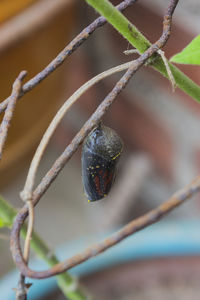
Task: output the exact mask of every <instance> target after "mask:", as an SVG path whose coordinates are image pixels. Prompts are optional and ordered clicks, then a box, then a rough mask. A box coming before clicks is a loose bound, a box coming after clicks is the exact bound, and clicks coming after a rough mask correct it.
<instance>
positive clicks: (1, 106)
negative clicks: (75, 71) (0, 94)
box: [0, 0, 137, 113]
mask: <svg viewBox="0 0 200 300" xmlns="http://www.w3.org/2000/svg"><path fill="white" fill-rule="evenodd" d="M136 1H137V0H124V1H122V2H121V3H120V4H119V5H117V6H116V7H117V9H118V10H120V11H123V10H125V9H126V8H127V7H128V6H130V5H132V4H133V3H134V2H136ZM23 24H24V23H23ZM104 24H106V20H105V18H103V17H99V18H97V19H96V20H95V21H94V22H92V23H91V24H90V25H89V26H87V27H86V28H85V29H83V30H82V31H81V32H80V33H79V34H78V35H77V36H76V37H75V38H74V39H73V40H72V41H71V42H70V43H69V44H68V45H67V46H66V47H65V48H64V49H63V50H62V51H61V52H60V53H59V54H58V55H57V57H56V58H54V59H53V60H52V61H51V62H50V63H49V64H48V66H46V68H44V69H43V70H42V71H41V72H40V73H38V74H37V75H35V76H34V77H33V78H32V79H30V80H29V81H28V82H27V83H26V84H24V85H23V88H22V92H21V93H20V95H19V97H18V99H19V98H21V97H22V96H23V95H24V94H26V93H27V92H29V91H30V90H32V89H33V88H34V87H35V86H37V85H38V84H39V83H40V82H41V81H43V80H44V79H45V78H46V77H47V76H49V75H50V74H51V73H52V72H53V71H55V70H56V69H57V68H58V67H59V66H60V65H61V64H62V63H63V62H64V61H65V59H66V58H67V57H68V56H70V55H71V54H72V53H73V52H74V51H75V50H76V49H77V48H78V47H79V46H80V45H81V44H82V43H83V42H84V41H86V40H87V39H88V37H89V36H90V35H91V34H92V33H93V32H94V31H95V30H96V29H97V28H99V27H101V26H103V25H104ZM9 101H10V97H8V98H7V99H5V100H4V101H2V102H1V103H0V113H1V112H3V111H4V110H5V109H6V107H7V105H8V103H9Z"/></svg>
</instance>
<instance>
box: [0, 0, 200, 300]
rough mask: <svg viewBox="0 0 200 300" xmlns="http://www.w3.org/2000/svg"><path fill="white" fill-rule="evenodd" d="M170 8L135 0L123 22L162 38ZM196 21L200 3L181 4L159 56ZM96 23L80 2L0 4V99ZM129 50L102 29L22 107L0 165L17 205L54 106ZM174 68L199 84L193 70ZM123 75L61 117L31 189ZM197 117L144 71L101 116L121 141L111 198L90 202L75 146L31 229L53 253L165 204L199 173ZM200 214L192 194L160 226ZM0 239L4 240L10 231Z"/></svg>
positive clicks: (4, 255) (0, 248)
mask: <svg viewBox="0 0 200 300" xmlns="http://www.w3.org/2000/svg"><path fill="white" fill-rule="evenodd" d="M112 2H113V3H114V4H117V3H119V1H112ZM167 4H168V1H165V0H162V1H161V0H149V1H147V0H141V1H138V2H137V3H135V4H134V5H132V7H130V8H128V9H127V10H126V12H125V15H126V16H127V17H128V18H129V19H130V21H132V23H133V24H134V25H136V26H137V27H138V29H139V30H140V31H141V32H142V33H143V34H144V35H145V36H146V37H147V38H148V39H149V40H150V41H151V42H154V41H155V40H157V39H158V37H159V36H160V34H161V31H162V16H163V13H164V9H166V6H167ZM199 14H200V2H199V1H198V0H190V1H180V3H179V4H178V6H177V9H176V11H175V15H174V19H173V31H172V36H171V38H170V40H169V42H168V43H167V46H166V47H165V49H164V50H165V53H166V57H167V58H170V57H171V56H172V55H173V54H175V53H177V52H179V51H180V50H181V49H183V48H184V47H185V46H186V45H187V44H188V43H189V42H190V41H191V40H192V39H193V38H194V37H195V36H196V35H197V34H199V26H200V18H199ZM96 17H97V14H96V13H94V11H93V9H91V8H90V7H88V6H87V5H86V4H85V2H84V1H81V0H79V1H73V0H57V1H54V0H37V1H34V0H15V1H14V0H13V1H6V0H0V70H1V72H0V86H1V89H0V98H1V100H3V99H5V98H6V97H7V96H8V95H9V94H10V92H11V88H12V83H13V81H14V79H15V78H16V76H17V75H18V74H19V72H20V71H21V70H23V69H25V70H27V71H28V76H27V80H28V79H30V78H31V77H33V76H34V75H35V74H37V73H38V72H39V71H41V70H42V69H43V68H44V67H45V66H46V65H47V64H48V63H49V62H50V61H51V60H52V59H53V58H54V57H55V56H56V55H57V54H58V53H59V51H61V49H63V48H64V46H65V45H66V44H67V43H68V42H69V41H70V40H71V39H72V38H73V37H75V36H76V35H77V34H78V33H79V32H80V31H81V29H82V28H84V27H85V26H87V25H88V24H89V23H91V22H92V21H93V20H94V19H95V18H96ZM128 49H131V46H130V45H129V44H128V42H127V41H125V40H124V39H122V38H121V36H120V35H119V34H118V33H117V32H116V31H115V30H114V29H113V28H111V26H109V25H106V26H104V27H102V28H100V29H98V30H97V31H96V32H95V33H94V34H93V35H92V36H91V37H90V38H89V39H88V41H87V42H86V43H84V44H83V45H82V46H81V47H80V48H79V49H78V50H77V51H76V52H75V53H73V54H72V56H70V57H69V58H68V59H67V60H66V61H65V62H64V64H63V65H62V66H61V67H59V68H58V69H57V70H56V71H55V72H54V73H53V74H51V75H50V76H49V77H48V78H47V79H45V80H44V82H42V83H41V84H40V85H39V86H37V87H36V88H34V89H33V90H32V91H31V92H29V93H28V94H26V95H25V96H24V97H23V98H22V99H21V100H20V101H19V103H18V104H17V108H16V112H15V116H14V119H13V121H12V125H11V128H10V132H9V136H8V141H7V144H6V148H5V152H4V155H3V160H2V162H1V164H0V193H1V195H2V196H3V197H4V198H5V199H6V200H7V201H9V202H10V203H11V204H13V205H14V206H15V207H16V208H20V207H21V206H22V201H21V200H20V199H19V192H20V191H21V190H22V188H23V185H24V182H25V178H26V175H27V170H28V167H29V164H30V162H31V157H32V155H33V153H34V151H35V150H36V147H37V145H38V142H39V140H40V139H41V137H42V134H43V133H44V131H45V129H46V128H47V126H48V124H49V122H50V120H51V119H52V117H53V116H54V114H55V112H56V111H57V109H58V108H59V107H60V105H61V104H62V103H63V102H64V101H65V100H66V99H67V98H68V97H69V96H70V95H71V94H72V93H73V92H74V91H75V90H76V89H77V88H79V87H80V85H82V84H83V83H85V82H86V81H87V80H89V79H90V78H92V77H93V76H95V75H96V74H98V73H100V72H102V71H104V70H106V69H108V68H111V67H113V66H116V65H118V64H121V63H123V62H125V61H128V60H131V59H132V58H133V57H132V56H131V57H128V56H125V55H124V53H123V51H125V50H128ZM180 69H181V70H183V71H184V72H185V73H186V74H187V75H188V76H189V77H191V78H192V79H193V80H194V81H195V82H196V83H198V84H200V76H199V75H200V69H199V67H198V66H180ZM120 76H121V75H114V76H112V77H110V78H107V79H106V80H104V81H102V82H101V83H99V84H98V85H96V86H95V87H93V88H92V89H91V90H89V91H88V92H87V93H86V94H85V95H84V96H83V97H82V98H81V99H80V101H78V103H77V104H76V105H75V106H74V107H73V108H72V109H71V110H70V112H69V113H68V114H67V115H66V117H65V118H64V120H63V122H62V123H61V125H60V126H59V128H58V129H57V131H56V133H55V135H54V137H53V139H52V140H51V143H50V145H49V147H48V150H47V151H46V153H45V156H44V158H43V159H42V163H41V166H40V168H39V172H38V175H37V183H39V182H40V180H41V178H42V177H43V176H44V174H45V173H46V172H47V170H48V169H49V168H50V167H51V165H52V163H53V162H54V161H55V159H56V158H57V157H58V156H59V155H60V154H61V153H62V151H63V150H64V149H65V147H66V146H67V145H68V143H69V142H70V141H71V139H72V137H73V136H74V135H75V134H76V132H77V131H78V130H79V129H80V128H81V126H82V125H83V124H84V122H85V121H86V120H87V118H88V117H89V116H90V114H91V113H92V112H93V111H94V110H95V108H96V107H97V106H98V104H99V103H101V101H102V99H103V98H104V97H105V96H106V95H107V93H108V92H109V91H110V90H111V89H112V87H113V86H114V84H115V82H116V81H117V79H118V78H120ZM199 116H200V106H199V104H198V103H196V102H195V101H194V100H192V99H191V98H189V97H188V96H187V95H185V94H183V92H182V91H180V90H178V89H176V91H175V93H173V92H172V88H171V86H170V83H169V82H168V81H167V80H166V79H164V78H163V77H162V76H161V75H160V74H158V73H157V72H155V71H153V70H152V69H151V68H148V67H143V68H142V69H141V70H140V71H139V72H137V74H136V75H135V76H134V78H133V79H132V80H131V82H130V83H129V84H128V87H127V88H126V89H125V90H124V91H123V93H121V94H120V95H119V96H118V99H117V100H116V102H115V103H114V104H113V105H112V107H111V109H110V110H109V112H108V113H107V114H106V116H105V117H104V119H103V121H104V123H105V125H107V126H110V127H111V128H113V129H115V130H116V131H117V133H118V134H119V135H120V136H121V138H122V139H123V141H124V153H123V156H122V158H121V161H120V163H119V167H118V172H117V178H116V183H115V185H114V187H113V189H112V191H111V193H110V195H109V196H108V197H107V198H106V199H104V200H102V201H98V202H96V203H89V204H88V202H87V199H86V198H85V196H84V193H83V187H82V182H81V161H80V155H81V149H79V151H78V152H77V153H76V154H75V155H74V156H73V158H72V159H71V160H70V162H69V163H68V164H67V165H66V167H65V168H64V169H63V171H62V172H61V173H60V175H59V176H58V178H57V179H56V181H55V182H54V183H53V184H52V185H51V187H50V188H49V190H48V191H47V192H46V194H45V195H44V197H43V199H42V200H41V201H40V203H39V204H38V205H37V207H36V209H35V211H36V220H35V229H36V231H38V232H39V233H40V235H41V236H42V237H43V238H44V239H45V240H46V241H47V243H48V244H49V245H50V248H51V249H54V248H56V247H57V246H58V245H60V244H63V243H66V242H70V241H71V240H73V239H79V238H80V237H84V236H87V235H88V234H96V233H99V232H102V231H105V230H110V229H113V228H116V227H118V226H120V225H123V224H125V223H127V222H128V221H130V220H132V219H133V218H135V217H138V216H140V215H141V214H144V213H145V212H147V211H149V210H150V209H152V208H154V207H156V206H157V205H159V204H160V203H162V202H163V201H164V200H166V199H167V198H168V197H169V196H170V195H172V193H174V192H175V191H176V190H178V189H179V188H181V187H183V186H184V185H186V184H187V183H189V182H190V181H191V180H192V179H193V178H194V177H195V176H196V175H197V174H199V171H200V139H199V128H200V119H199ZM199 215H200V199H199V196H198V195H197V196H196V197H195V199H193V200H192V201H189V202H188V203H186V204H184V205H183V206H182V207H180V208H178V209H177V210H175V211H174V212H173V213H171V214H170V215H169V216H167V217H166V219H167V221H168V222H170V221H175V222H178V221H179V220H191V219H197V218H199ZM0 232H1V233H2V234H4V235H8V234H9V232H8V231H7V230H1V231H0ZM8 248H9V241H7V240H3V239H0V253H1V261H0V275H1V276H2V275H4V274H5V273H6V272H7V271H9V270H11V269H12V268H13V267H14V266H13V263H12V259H11V255H10V253H9V251H8ZM124 299H125V298H124ZM127 299H128V298H127ZM141 299H142V298H141ZM144 299H146V298H144ZM166 299H167V298H166ZM188 299H189V298H188Z"/></svg>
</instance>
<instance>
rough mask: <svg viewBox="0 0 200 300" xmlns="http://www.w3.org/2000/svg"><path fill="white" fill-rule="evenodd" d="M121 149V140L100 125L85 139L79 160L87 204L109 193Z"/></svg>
mask: <svg viewBox="0 0 200 300" xmlns="http://www.w3.org/2000/svg"><path fill="white" fill-rule="evenodd" d="M122 149H123V142H122V140H121V138H120V137H119V136H118V135H117V133H116V132H115V131H114V130H113V129H111V128H109V127H106V126H104V125H102V124H100V125H99V126H98V127H96V128H95V129H94V130H93V131H92V132H91V133H90V134H89V135H88V137H87V138H86V139H85V142H84V144H83V149H82V158H81V160H82V180H83V186H84V191H85V194H86V196H87V198H88V200H89V202H90V201H96V200H100V199H102V198H104V197H105V196H107V194H108V193H109V191H110V189H111V187H112V184H113V181H114V178H115V172H116V164H117V162H118V160H119V157H120V155H121V153H122Z"/></svg>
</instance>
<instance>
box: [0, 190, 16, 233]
mask: <svg viewBox="0 0 200 300" xmlns="http://www.w3.org/2000/svg"><path fill="white" fill-rule="evenodd" d="M15 216H16V211H15V209H14V208H13V207H12V206H11V205H10V204H9V203H8V202H6V201H5V200H4V199H3V198H2V197H1V196H0V228H1V227H11V226H12V223H13V220H14V218H15Z"/></svg>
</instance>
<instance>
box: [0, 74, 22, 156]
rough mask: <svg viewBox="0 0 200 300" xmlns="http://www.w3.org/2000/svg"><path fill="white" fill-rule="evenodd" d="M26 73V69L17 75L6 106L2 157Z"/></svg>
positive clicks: (0, 144) (1, 135)
mask: <svg viewBox="0 0 200 300" xmlns="http://www.w3.org/2000/svg"><path fill="white" fill-rule="evenodd" d="M26 74H27V72H26V71H22V72H21V73H20V74H19V76H18V77H17V79H16V80H15V82H14V83H13V89H12V94H11V96H10V97H9V102H8V106H7V108H6V111H5V114H4V117H3V120H2V122H1V125H0V159H1V157H2V153H3V148H4V145H5V142H6V139H7V134H8V129H9V126H10V122H11V120H12V117H13V113H14V109H15V105H16V102H17V99H18V97H19V94H20V92H21V90H22V81H23V79H24V77H25V76H26Z"/></svg>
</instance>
